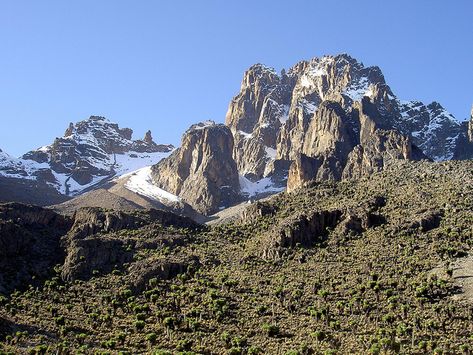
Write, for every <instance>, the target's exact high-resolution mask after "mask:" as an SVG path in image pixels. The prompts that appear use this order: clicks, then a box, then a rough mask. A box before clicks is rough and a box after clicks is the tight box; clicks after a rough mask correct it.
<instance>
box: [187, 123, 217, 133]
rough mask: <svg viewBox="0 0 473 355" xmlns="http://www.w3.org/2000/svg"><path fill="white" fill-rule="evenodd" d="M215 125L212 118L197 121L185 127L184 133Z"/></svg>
mask: <svg viewBox="0 0 473 355" xmlns="http://www.w3.org/2000/svg"><path fill="white" fill-rule="evenodd" d="M216 125H217V123H215V121H212V120H206V121H202V122H199V123H195V124H193V125H192V126H190V127H189V128H188V129H187V131H186V134H188V133H191V132H193V131H200V130H203V129H207V128H210V127H213V126H216Z"/></svg>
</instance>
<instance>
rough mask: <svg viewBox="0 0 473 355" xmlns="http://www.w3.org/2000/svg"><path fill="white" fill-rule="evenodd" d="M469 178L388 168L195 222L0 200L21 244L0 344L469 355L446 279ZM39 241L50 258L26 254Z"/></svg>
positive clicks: (465, 213) (467, 242)
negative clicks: (225, 217) (233, 215)
mask: <svg viewBox="0 0 473 355" xmlns="http://www.w3.org/2000/svg"><path fill="white" fill-rule="evenodd" d="M472 183H473V162H471V161H464V162H458V161H451V162H443V163H429V162H426V161H423V162H410V161H393V162H392V163H391V164H389V165H387V166H386V169H385V171H383V172H378V173H374V174H373V175H371V176H366V177H362V178H360V179H357V180H345V181H341V182H323V181H322V182H313V183H312V184H311V185H309V186H306V187H303V188H301V189H297V190H296V191H295V192H293V193H281V194H279V195H277V196H275V197H273V198H270V199H268V200H265V201H263V202H256V203H252V204H249V205H248V208H247V209H246V210H245V211H244V212H242V213H241V218H239V219H237V220H235V221H232V222H229V223H227V224H215V225H212V226H208V227H204V226H199V225H197V224H195V223H193V222H192V221H190V220H188V219H185V218H182V217H175V216H174V215H172V214H170V213H165V212H158V211H147V212H146V211H142V212H133V213H125V212H114V211H111V210H101V209H87V208H86V209H81V210H79V211H78V212H77V213H76V214H75V215H74V216H73V217H61V216H60V215H57V214H55V213H54V212H48V214H46V215H45V212H44V211H45V210H42V209H36V210H31V208H29V207H28V208H27V207H21V206H20V205H18V206H13V207H12V206H11V205H3V206H1V208H0V217H1V222H0V244H1V243H6V241H8V236H11V235H12V232H11V231H16V232H15V233H17V234H18V235H24V236H25V237H24V239H22V243H24V245H22V244H21V243H20V244H16V246H17V249H0V253H3V255H0V256H1V257H2V260H10V259H11V258H15V259H16V260H17V263H9V264H8V267H7V268H6V267H5V265H4V264H1V263H0V281H1V280H10V281H8V283H6V284H5V283H3V286H4V287H3V291H2V292H3V294H4V297H2V300H1V301H0V302H1V304H2V306H1V307H0V320H3V321H2V322H0V324H1V326H0V334H2V335H1V336H2V343H1V345H0V349H2V351H3V352H6V353H8V352H11V353H19V352H25V353H26V352H30V353H38V354H42V353H46V352H51V353H56V352H57V351H59V352H61V351H65V349H67V351H68V352H78V353H129V354H137V353H155V354H168V353H169V354H174V353H182V354H192V353H202V354H222V353H228V354H258V353H261V354H263V353H271V354H312V353H315V354H319V353H322V354H336V353H337V354H338V353H340V354H349V353H373V354H379V353H403V354H424V353H469V352H470V351H471V350H473V340H472V339H471V337H470V335H471V333H472V331H473V327H472V324H473V323H472V316H473V313H472V307H473V304H472V303H471V302H472V301H473V298H471V293H464V292H463V291H464V290H463V289H462V286H461V284H462V282H463V280H464V279H463V277H464V275H471V273H473V270H469V269H468V265H470V264H471V263H468V262H464V261H468V258H467V255H468V253H469V251H470V249H471V247H472V245H473V238H472V237H473V229H472V226H473V213H472V212H471V211H472V210H473V191H472V189H471V186H472ZM22 216H23V217H22ZM51 229H52V230H54V231H55V233H54V234H52V233H47V231H48V230H51ZM46 235H47V236H48V237H47V238H48V239H47V240H48V243H50V244H51V245H52V246H53V247H54V248H59V250H62V253H63V254H62V255H61V253H55V254H53V255H50V256H48V255H49V254H47V253H46V254H44V252H43V254H41V249H38V248H39V247H38V245H41V243H40V244H38V241H41V240H42V239H41V238H45V236H46ZM2 245H4V244H2ZM38 253H39V254H38ZM38 255H42V257H43V261H44V262H45V263H44V264H43V265H42V266H41V265H37V264H36V263H35V262H34V260H35V258H37V257H38ZM9 258H10V259H9ZM20 261H21V262H20ZM46 261H48V263H46ZM459 263H460V264H459ZM15 265H18V266H15ZM454 265H456V266H458V265H462V266H461V267H460V270H457V269H453V266H454ZM465 265H466V266H465ZM461 268H463V269H461ZM464 268H467V269H464ZM462 275H463V276H462ZM32 276H35V277H34V279H31V277H32ZM43 280H46V281H45V282H43ZM13 281H14V282H13ZM14 284H15V285H16V286H15V287H17V288H19V289H20V291H14V289H13V287H8V286H9V285H10V286H11V285H14ZM28 284H31V286H28ZM5 285H6V287H5Z"/></svg>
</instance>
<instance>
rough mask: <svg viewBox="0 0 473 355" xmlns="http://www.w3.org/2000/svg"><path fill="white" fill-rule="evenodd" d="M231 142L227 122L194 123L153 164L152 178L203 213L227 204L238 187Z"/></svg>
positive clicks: (233, 197) (234, 198) (211, 211)
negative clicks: (168, 152)
mask: <svg viewBox="0 0 473 355" xmlns="http://www.w3.org/2000/svg"><path fill="white" fill-rule="evenodd" d="M233 144H234V142H233V136H232V133H231V131H230V129H229V128H228V127H227V126H225V125H223V124H216V123H215V122H213V121H205V122H201V123H198V124H195V125H193V126H192V127H191V128H189V129H188V130H187V131H186V132H185V134H184V135H183V137H182V140H181V146H180V147H179V148H178V149H176V150H175V151H174V152H173V153H172V154H171V155H170V156H169V157H168V158H166V159H163V160H162V161H160V162H159V163H158V164H156V165H155V166H153V169H152V177H153V179H154V182H155V184H156V185H157V186H158V187H160V188H162V189H163V190H165V191H167V192H170V193H171V194H174V195H179V197H180V198H182V199H184V201H186V202H187V203H189V204H190V205H191V206H193V207H194V208H195V209H196V210H197V211H198V212H200V213H203V214H211V213H214V212H216V211H218V209H219V208H224V207H226V206H229V205H231V203H232V202H234V201H236V200H237V199H238V193H239V190H240V185H239V179H238V170H237V166H236V164H235V161H234V160H233V158H232V151H233Z"/></svg>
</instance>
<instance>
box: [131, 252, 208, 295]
mask: <svg viewBox="0 0 473 355" xmlns="http://www.w3.org/2000/svg"><path fill="white" fill-rule="evenodd" d="M199 266H200V262H199V259H198V258H197V257H196V256H179V257H174V258H166V259H160V260H152V261H151V260H140V261H138V262H136V263H134V264H133V265H132V266H131V267H130V269H129V274H130V276H129V281H130V284H131V286H132V288H133V290H134V291H135V292H141V291H144V290H145V289H146V288H147V287H148V286H149V281H150V280H151V279H153V278H155V279H158V280H169V279H171V278H173V277H176V276H177V275H179V274H183V273H186V272H189V273H193V272H194V271H196V270H197V269H198V268H199Z"/></svg>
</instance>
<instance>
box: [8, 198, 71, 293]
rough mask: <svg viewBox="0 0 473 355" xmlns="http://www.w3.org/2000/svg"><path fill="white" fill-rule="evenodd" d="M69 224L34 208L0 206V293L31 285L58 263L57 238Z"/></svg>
mask: <svg viewBox="0 0 473 355" xmlns="http://www.w3.org/2000/svg"><path fill="white" fill-rule="evenodd" d="M70 226H71V221H70V220H69V219H68V218H66V217H63V216H61V215H58V214H57V213H55V212H53V211H51V210H47V209H43V208H41V207H36V206H28V205H22V204H19V203H10V204H4V205H0V294H6V293H9V292H11V291H13V290H14V289H16V288H23V287H24V286H25V285H28V284H35V283H37V282H39V280H40V279H41V278H44V277H47V276H48V275H50V274H51V271H52V268H53V267H54V266H55V265H56V264H60V263H62V260H63V259H64V251H63V249H62V248H61V243H60V238H61V236H62V235H64V234H65V233H66V232H67V230H68V229H69V228H70Z"/></svg>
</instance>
